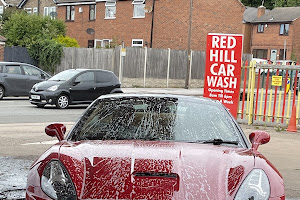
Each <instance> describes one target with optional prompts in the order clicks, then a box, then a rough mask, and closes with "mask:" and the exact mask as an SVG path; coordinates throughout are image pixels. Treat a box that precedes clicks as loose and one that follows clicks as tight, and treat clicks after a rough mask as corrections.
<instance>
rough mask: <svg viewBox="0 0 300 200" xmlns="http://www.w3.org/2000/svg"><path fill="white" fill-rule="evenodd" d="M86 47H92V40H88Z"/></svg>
mask: <svg viewBox="0 0 300 200" xmlns="http://www.w3.org/2000/svg"><path fill="white" fill-rule="evenodd" d="M88 48H94V40H88Z"/></svg>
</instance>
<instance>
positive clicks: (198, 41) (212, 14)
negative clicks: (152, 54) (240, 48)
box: [153, 0, 245, 51]
mask: <svg viewBox="0 0 300 200" xmlns="http://www.w3.org/2000/svg"><path fill="white" fill-rule="evenodd" d="M155 7H156V10H155V21H154V46H153V47H154V48H171V49H187V45H188V27H189V13H190V1H188V0H185V1H183V0H172V1H170V0H162V1H157V2H156V4H155ZM244 10H245V8H244V6H243V5H242V4H241V3H240V2H239V1H238V0H227V1H207V0H194V1H193V11H192V13H193V15H192V35H191V38H192V39H191V48H192V49H193V50H201V51H205V49H206V36H207V34H208V33H233V34H242V25H243V24H242V21H243V12H244ZM229 11H230V12H229Z"/></svg>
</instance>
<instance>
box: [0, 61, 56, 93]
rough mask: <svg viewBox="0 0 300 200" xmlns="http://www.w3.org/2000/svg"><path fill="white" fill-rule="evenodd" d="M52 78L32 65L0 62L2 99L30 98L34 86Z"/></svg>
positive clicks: (0, 91)
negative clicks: (11, 97) (14, 97)
mask: <svg viewBox="0 0 300 200" xmlns="http://www.w3.org/2000/svg"><path fill="white" fill-rule="evenodd" d="M50 77H51V76H50V75H49V74H47V73H46V72H44V71H43V70H41V69H39V68H38V67H35V66H33V65H30V64H26V63H19V62H0V99H2V98H3V97H6V96H28V94H29V91H30V89H31V88H32V86H33V85H34V84H36V83H38V82H41V81H45V80H47V79H49V78H50Z"/></svg>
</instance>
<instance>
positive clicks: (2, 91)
mask: <svg viewBox="0 0 300 200" xmlns="http://www.w3.org/2000/svg"><path fill="white" fill-rule="evenodd" d="M4 92H5V90H4V87H3V86H1V85H0V99H2V98H3V97H4Z"/></svg>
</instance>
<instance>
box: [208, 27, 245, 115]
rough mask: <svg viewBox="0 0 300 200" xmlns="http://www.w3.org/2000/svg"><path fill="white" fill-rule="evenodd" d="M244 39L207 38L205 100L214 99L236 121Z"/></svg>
mask: <svg viewBox="0 0 300 200" xmlns="http://www.w3.org/2000/svg"><path fill="white" fill-rule="evenodd" d="M242 50H243V35H240V34H217V33H209V34H208V35H207V46H206V66H205V82H204V95H203V96H204V97H208V98H211V99H215V100H218V101H220V102H221V103H222V104H224V105H225V106H226V108H228V109H229V111H230V112H231V114H232V115H233V116H234V117H235V118H236V117H237V109H238V104H239V92H240V85H239V84H240V78H241V65H242Z"/></svg>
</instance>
